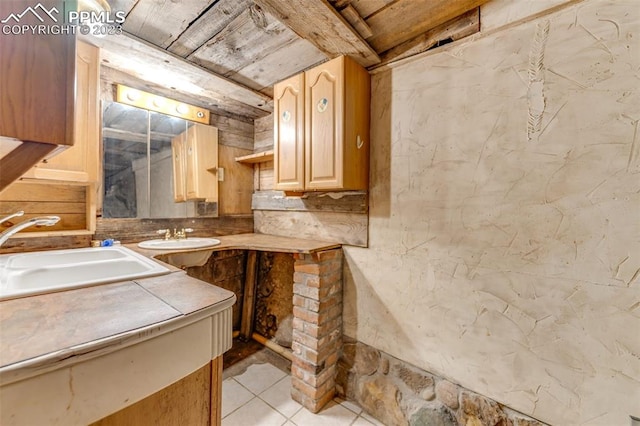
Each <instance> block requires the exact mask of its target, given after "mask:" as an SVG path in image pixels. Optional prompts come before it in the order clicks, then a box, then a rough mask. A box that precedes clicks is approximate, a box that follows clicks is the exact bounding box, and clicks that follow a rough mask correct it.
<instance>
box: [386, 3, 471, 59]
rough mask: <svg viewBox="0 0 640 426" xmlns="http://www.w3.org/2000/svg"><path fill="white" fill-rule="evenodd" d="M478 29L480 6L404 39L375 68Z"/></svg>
mask: <svg viewBox="0 0 640 426" xmlns="http://www.w3.org/2000/svg"><path fill="white" fill-rule="evenodd" d="M479 31H480V8H476V9H474V10H470V11H469V12H467V13H465V14H464V15H462V16H459V17H457V18H455V19H452V20H451V21H449V22H445V23H444V24H442V25H438V26H437V27H435V28H433V29H430V30H429V31H427V32H426V33H424V34H420V35H419V36H418V37H415V38H414V39H411V40H409V41H406V42H404V43H402V44H400V45H398V46H396V47H394V48H392V49H389V50H387V51H386V52H384V53H383V54H382V55H380V58H381V59H382V62H380V64H378V65H376V66H375V68H378V67H381V66H383V65H386V64H388V63H390V62H394V61H398V60H400V59H404V58H408V57H409V56H413V55H417V54H418V53H422V52H425V51H427V50H429V49H431V48H432V47H434V46H437V45H438V43H439V42H441V41H445V40H450V41H456V40H460V39H461V38H463V37H467V36H470V35H471V34H475V33H477V32H479Z"/></svg>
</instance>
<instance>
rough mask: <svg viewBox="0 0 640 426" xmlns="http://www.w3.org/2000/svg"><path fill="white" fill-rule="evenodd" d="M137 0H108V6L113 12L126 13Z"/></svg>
mask: <svg viewBox="0 0 640 426" xmlns="http://www.w3.org/2000/svg"><path fill="white" fill-rule="evenodd" d="M137 2H138V0H108V1H107V3H109V6H110V7H111V12H112V13H115V12H118V11H122V12H124V13H125V15H126V14H128V13H129V12H130V11H131V9H133V6H135V4H136V3H137Z"/></svg>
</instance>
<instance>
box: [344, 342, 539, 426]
mask: <svg viewBox="0 0 640 426" xmlns="http://www.w3.org/2000/svg"><path fill="white" fill-rule="evenodd" d="M337 371H338V374H337V378H336V388H337V391H338V393H339V394H340V395H341V396H342V397H344V398H346V399H349V400H352V401H357V402H358V404H360V406H361V407H362V408H363V409H364V410H365V411H366V412H367V413H369V414H370V415H372V416H374V417H375V418H377V419H378V420H380V421H381V422H382V423H384V424H385V425H393V426H402V425H411V426H423V425H429V426H455V425H467V426H542V425H543V423H540V422H539V421H537V420H535V419H532V418H530V417H528V416H526V415H523V414H521V413H517V412H515V411H513V410H510V409H508V408H506V407H504V406H503V405H501V404H499V403H497V402H496V401H492V400H491V399H489V398H486V397H484V396H482V395H478V394H477V393H474V392H471V391H469V390H468V389H465V388H463V387H461V386H458V385H456V384H454V383H452V382H450V381H448V380H446V379H444V378H442V377H438V376H435V375H433V374H430V373H428V372H426V371H424V370H421V369H419V368H417V367H415V366H413V365H410V364H408V363H406V362H404V361H401V360H399V359H398V358H395V357H393V356H391V355H389V354H386V353H384V352H381V351H379V350H377V349H375V348H373V347H371V346H368V345H365V344H363V343H359V342H357V341H355V340H353V339H348V338H347V339H345V342H344V348H343V353H342V356H341V357H340V359H339V361H338V369H337Z"/></svg>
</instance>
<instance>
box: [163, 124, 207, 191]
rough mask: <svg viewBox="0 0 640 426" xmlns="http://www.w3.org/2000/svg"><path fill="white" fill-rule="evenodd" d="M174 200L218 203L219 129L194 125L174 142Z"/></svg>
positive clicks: (172, 148)
mask: <svg viewBox="0 0 640 426" xmlns="http://www.w3.org/2000/svg"><path fill="white" fill-rule="evenodd" d="M171 150H172V154H173V184H174V188H173V190H174V192H173V194H174V200H175V201H176V202H182V201H188V200H205V201H207V202H215V201H218V129H217V128H215V127H212V126H200V125H194V126H191V127H189V128H188V129H187V130H186V131H185V132H184V133H182V134H180V135H178V136H176V137H175V138H173V140H172V141H171Z"/></svg>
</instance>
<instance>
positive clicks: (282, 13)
mask: <svg viewBox="0 0 640 426" xmlns="http://www.w3.org/2000/svg"><path fill="white" fill-rule="evenodd" d="M255 2H256V4H258V5H260V6H261V7H262V8H263V9H264V10H265V11H267V12H269V13H270V14H272V15H273V16H275V17H276V18H277V19H278V20H280V22H283V23H284V24H285V25H286V26H287V27H289V28H290V29H291V30H293V31H294V32H295V33H296V34H298V35H299V36H300V37H302V38H304V39H306V40H308V41H309V42H311V43H312V44H313V45H315V46H316V47H317V48H318V49H319V50H320V51H322V52H324V53H325V54H326V55H327V56H328V57H330V58H334V57H336V56H340V55H349V56H351V57H352V58H353V59H355V60H356V61H358V62H359V63H360V64H361V65H362V66H365V67H368V66H370V65H374V64H377V63H379V62H380V58H379V57H378V54H377V53H376V52H375V51H374V50H373V49H372V48H371V46H369V44H367V42H366V41H364V40H363V39H362V37H361V36H360V35H359V34H358V33H357V32H356V30H354V29H353V27H351V25H349V23H348V22H347V21H346V20H345V19H344V18H343V17H342V16H341V15H340V14H339V13H338V12H337V11H336V10H335V9H334V8H333V6H331V4H329V2H328V1H327V0H255Z"/></svg>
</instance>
